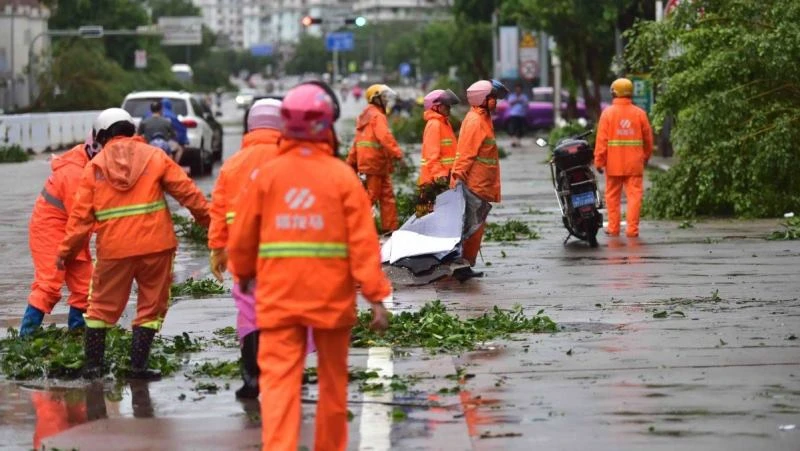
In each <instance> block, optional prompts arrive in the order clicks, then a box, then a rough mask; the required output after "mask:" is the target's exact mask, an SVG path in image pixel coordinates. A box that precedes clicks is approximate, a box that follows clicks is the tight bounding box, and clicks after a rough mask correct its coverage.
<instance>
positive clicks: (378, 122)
mask: <svg viewBox="0 0 800 451" xmlns="http://www.w3.org/2000/svg"><path fill="white" fill-rule="evenodd" d="M396 97H397V95H396V94H395V92H394V91H392V89H391V88H389V87H388V86H386V85H372V86H370V87H369V88H367V93H366V99H367V103H368V104H369V105H367V108H366V109H365V110H364V111H363V112H362V113H361V115H360V116H358V120H357V121H356V136H355V141H354V142H353V147H352V148H351V149H350V153H349V154H348V155H347V163H348V164H350V166H352V167H353V168H355V169H356V171H357V172H358V173H359V174H362V175H364V176H366V187H367V192H368V193H369V197H370V200H371V201H372V204H373V205H377V206H378V207H379V209H380V215H381V232H382V233H391V232H394V231H395V230H397V227H398V221H397V203H396V201H395V198H394V187H393V186H392V172H394V162H395V160H397V161H402V159H403V150H402V149H400V146H399V145H398V144H397V141H396V140H395V139H394V136H393V135H392V130H391V129H390V128H389V120H388V119H387V117H386V112H387V111H388V108H389V106H390V104H391V103H392V102H393V101H394V99H395V98H396Z"/></svg>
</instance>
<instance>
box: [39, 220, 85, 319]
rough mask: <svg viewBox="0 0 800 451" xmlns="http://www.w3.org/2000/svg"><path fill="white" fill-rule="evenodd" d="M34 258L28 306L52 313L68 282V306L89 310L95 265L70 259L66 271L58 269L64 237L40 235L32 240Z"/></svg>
mask: <svg viewBox="0 0 800 451" xmlns="http://www.w3.org/2000/svg"><path fill="white" fill-rule="evenodd" d="M29 241H30V248H31V256H32V257H33V283H32V284H31V294H30V295H28V304H30V305H32V306H34V307H36V308H37V309H39V310H41V311H43V312H45V313H50V312H52V311H53V307H55V305H56V304H57V303H58V301H59V300H61V287H62V286H63V285H64V283H65V282H66V284H67V288H68V289H69V298H68V299H67V303H68V304H69V305H70V306H72V307H75V308H76V309H79V310H83V311H86V307H87V306H88V298H89V280H91V278H92V262H90V261H87V260H78V259H75V260H69V261H67V262H66V265H65V266H66V267H65V271H59V270H58V268H56V263H55V261H56V256H57V254H58V252H57V250H58V245H59V244H60V243H61V237H54V236H53V235H45V234H40V235H38V236H37V238H36V240H29Z"/></svg>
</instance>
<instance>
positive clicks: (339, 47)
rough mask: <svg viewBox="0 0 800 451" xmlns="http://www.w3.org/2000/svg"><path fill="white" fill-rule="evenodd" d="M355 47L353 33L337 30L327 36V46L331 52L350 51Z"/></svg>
mask: <svg viewBox="0 0 800 451" xmlns="http://www.w3.org/2000/svg"><path fill="white" fill-rule="evenodd" d="M353 47H354V46H353V33H349V32H337V33H328V34H327V35H326V36H325V48H326V49H328V51H330V52H334V51H335V52H349V51H352V50H353Z"/></svg>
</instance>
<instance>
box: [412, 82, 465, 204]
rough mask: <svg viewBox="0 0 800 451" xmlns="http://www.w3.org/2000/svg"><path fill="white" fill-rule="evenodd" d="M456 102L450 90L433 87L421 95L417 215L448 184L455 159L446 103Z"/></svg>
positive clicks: (432, 201)
mask: <svg viewBox="0 0 800 451" xmlns="http://www.w3.org/2000/svg"><path fill="white" fill-rule="evenodd" d="M459 102H460V100H459V99H458V96H456V95H455V93H453V91H451V90H449V89H448V90H444V89H436V90H433V91H431V92H429V93H428V94H427V95H426V96H425V98H424V99H423V106H424V108H425V113H424V114H423V119H425V121H426V123H425V131H424V132H423V134H422V159H421V160H420V172H419V179H418V180H417V184H418V185H419V192H420V195H419V201H418V203H417V210H418V211H417V216H421V215H423V214H426V213H428V212H430V211H431V210H432V207H433V203H434V202H435V200H436V196H437V195H438V194H439V193H440V192H442V191H446V190H447V189H448V187H449V186H450V171H451V169H452V168H453V162H454V161H455V159H456V145H457V140H456V134H455V132H454V131H453V126H452V125H451V124H450V120H449V117H450V107H452V106H453V105H456V104H458V103H459Z"/></svg>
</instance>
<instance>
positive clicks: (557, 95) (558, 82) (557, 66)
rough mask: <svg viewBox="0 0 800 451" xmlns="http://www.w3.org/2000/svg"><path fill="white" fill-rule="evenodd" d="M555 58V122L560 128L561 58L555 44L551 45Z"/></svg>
mask: <svg viewBox="0 0 800 451" xmlns="http://www.w3.org/2000/svg"><path fill="white" fill-rule="evenodd" d="M550 50H551V52H552V58H553V79H554V80H553V122H554V124H553V125H554V126H555V127H558V126H559V125H560V124H561V58H559V56H558V52H557V51H556V50H557V49H556V46H555V42H553V43H552V44H551V45H550Z"/></svg>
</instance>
